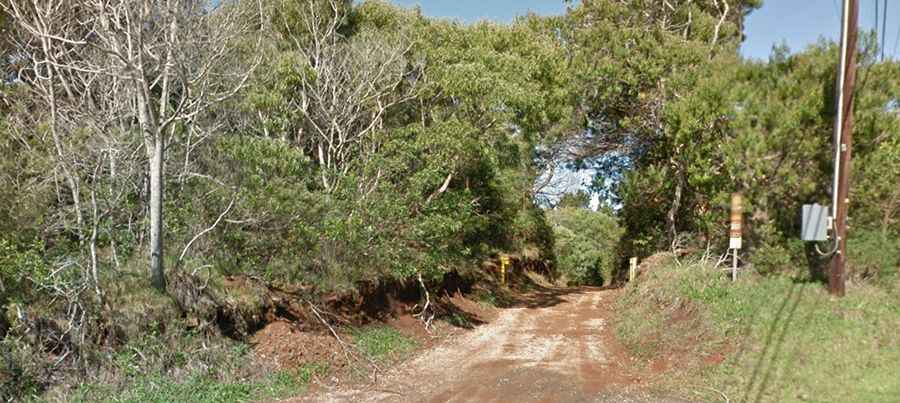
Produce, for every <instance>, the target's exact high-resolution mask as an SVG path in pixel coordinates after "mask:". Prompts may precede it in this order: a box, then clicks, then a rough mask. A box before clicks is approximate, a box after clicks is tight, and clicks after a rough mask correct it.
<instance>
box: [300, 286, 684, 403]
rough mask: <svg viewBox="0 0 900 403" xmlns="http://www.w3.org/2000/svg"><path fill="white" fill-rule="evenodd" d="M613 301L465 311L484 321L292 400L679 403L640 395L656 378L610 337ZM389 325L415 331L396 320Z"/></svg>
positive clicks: (461, 301) (549, 301) (557, 294)
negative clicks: (359, 378) (362, 375)
mask: <svg viewBox="0 0 900 403" xmlns="http://www.w3.org/2000/svg"><path fill="white" fill-rule="evenodd" d="M619 294H620V291H617V290H601V289H597V288H577V289H551V288H541V289H539V290H538V291H535V292H533V293H529V294H527V295H525V296H524V297H523V298H521V300H520V303H519V304H517V306H515V307H513V308H509V309H503V310H499V311H498V312H496V313H494V312H490V310H485V311H484V312H481V313H477V312H466V313H467V314H468V315H470V317H471V318H473V319H477V320H485V322H487V320H489V322H487V323H483V324H481V325H479V326H476V327H475V328H474V329H473V330H471V331H466V332H463V333H462V334H460V335H459V336H458V337H452V338H447V339H444V340H442V341H440V342H438V343H436V345H435V346H434V347H433V348H429V349H426V350H425V351H422V352H421V353H420V354H419V355H418V356H417V357H415V358H413V359H411V360H409V361H408V362H406V363H404V364H403V365H400V366H397V367H395V368H393V369H391V370H389V371H388V372H387V373H386V374H384V375H383V376H381V377H379V379H378V381H377V382H375V383H370V384H358V385H353V384H349V385H320V386H319V387H317V388H314V389H313V391H312V392H311V393H310V394H308V395H307V396H304V397H301V398H298V399H295V401H323V402H344V401H354V402H511V401H515V402H577V401H633V402H643V401H663V402H666V401H668V402H675V401H677V400H672V399H668V400H667V399H658V398H649V397H648V396H647V395H646V393H645V392H643V389H644V388H643V385H645V384H646V383H647V382H648V381H649V380H651V379H652V378H653V377H654V376H655V373H657V371H653V370H652V369H651V370H649V371H648V370H646V369H639V368H640V367H639V366H636V365H634V360H633V359H632V358H631V357H630V356H629V355H628V353H627V352H626V350H625V348H624V347H623V346H622V345H621V344H620V343H619V342H618V341H617V340H616V337H615V335H614V332H613V330H612V318H613V314H614V312H613V310H612V307H613V304H614V302H615V300H616V299H617V298H618V296H619ZM451 300H452V301H453V302H454V305H453V306H454V307H455V308H456V309H461V310H462V308H473V310H478V309H484V308H483V307H481V306H480V305H479V304H477V303H474V302H472V301H469V300H467V299H465V298H464V297H462V296H454V297H452V298H451ZM394 323H401V324H402V325H403V326H401V327H402V328H405V327H408V326H407V325H412V324H413V323H412V322H410V321H409V320H408V319H403V318H402V317H401V318H398V319H397V321H396V322H394ZM662 371H665V370H664V369H663V370H662Z"/></svg>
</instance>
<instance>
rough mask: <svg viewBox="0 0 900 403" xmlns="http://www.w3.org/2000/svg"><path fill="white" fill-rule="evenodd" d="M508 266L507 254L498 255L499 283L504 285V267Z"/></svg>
mask: <svg viewBox="0 0 900 403" xmlns="http://www.w3.org/2000/svg"><path fill="white" fill-rule="evenodd" d="M508 266H509V256H506V255H500V284H502V285H506V268H507V267H508Z"/></svg>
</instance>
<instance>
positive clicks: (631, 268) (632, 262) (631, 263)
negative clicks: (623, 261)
mask: <svg viewBox="0 0 900 403" xmlns="http://www.w3.org/2000/svg"><path fill="white" fill-rule="evenodd" d="M637 261H638V259H637V258H636V257H633V258H631V259H628V282H629V283H631V282H633V281H634V278H635V277H636V276H637Z"/></svg>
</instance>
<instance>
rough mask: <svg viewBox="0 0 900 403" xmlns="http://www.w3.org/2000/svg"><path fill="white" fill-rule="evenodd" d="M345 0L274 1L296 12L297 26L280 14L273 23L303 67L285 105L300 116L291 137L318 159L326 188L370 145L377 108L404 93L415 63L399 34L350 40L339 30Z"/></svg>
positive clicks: (378, 125) (379, 114)
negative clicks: (277, 23)
mask: <svg viewBox="0 0 900 403" xmlns="http://www.w3.org/2000/svg"><path fill="white" fill-rule="evenodd" d="M345 3H346V2H343V1H340V0H322V1H307V2H300V3H297V4H293V5H287V4H286V3H284V2H282V5H281V7H282V9H283V10H286V11H294V12H295V15H298V16H299V20H300V24H299V25H300V26H299V27H294V26H291V21H287V20H286V21H283V22H282V23H283V24H284V26H282V27H279V28H280V31H281V32H283V34H284V35H285V36H286V37H287V38H285V39H287V41H288V42H290V43H293V44H294V49H293V50H294V51H295V52H296V53H297V54H298V61H299V63H300V67H299V69H300V70H301V72H303V73H302V74H301V75H300V81H301V82H300V85H299V87H298V88H297V91H296V93H295V94H293V96H292V106H294V107H295V108H296V109H297V110H298V111H299V112H300V114H301V116H302V117H303V120H304V125H303V126H302V128H301V129H300V133H297V141H299V142H301V143H302V144H303V145H304V146H306V147H308V148H309V149H310V151H311V152H312V153H313V154H314V157H315V158H316V159H317V160H318V163H319V166H320V168H321V181H322V186H323V187H324V188H325V189H326V191H328V192H331V191H333V190H334V189H335V187H336V186H337V184H338V182H339V181H340V178H341V177H343V176H344V175H346V174H347V173H348V171H349V170H350V168H351V164H350V162H351V161H354V160H356V159H357V158H359V157H361V156H365V155H369V154H370V153H372V152H374V151H375V150H376V149H377V148H378V146H379V144H380V139H379V138H378V136H377V133H378V132H379V130H381V129H382V123H383V119H384V117H385V114H386V113H387V111H388V110H389V109H390V108H391V107H393V106H396V105H398V104H400V103H402V102H405V101H407V100H409V99H412V94H413V90H414V88H415V84H416V82H417V77H416V74H415V73H414V72H415V71H416V69H415V67H413V66H411V63H410V61H409V60H408V59H407V55H408V53H409V50H410V47H411V42H410V41H409V40H408V39H407V38H406V37H405V36H403V34H402V33H401V34H397V35H393V36H388V37H385V36H384V34H383V33H381V34H377V35H376V34H374V33H368V32H359V33H357V34H355V35H354V36H353V37H352V38H346V37H344V36H343V35H342V34H341V27H342V24H343V23H344V22H345V21H346V18H347V10H348V8H349V7H348V6H347V5H346V4H345ZM304 131H309V132H311V133H304ZM376 176H377V175H376ZM363 182H365V181H363ZM370 183H377V178H376V179H373V180H372V181H370ZM363 193H365V192H363Z"/></svg>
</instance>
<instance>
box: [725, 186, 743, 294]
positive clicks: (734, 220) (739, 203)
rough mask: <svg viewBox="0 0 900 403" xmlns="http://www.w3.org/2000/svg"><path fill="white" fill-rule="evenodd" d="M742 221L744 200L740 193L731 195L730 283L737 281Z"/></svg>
mask: <svg viewBox="0 0 900 403" xmlns="http://www.w3.org/2000/svg"><path fill="white" fill-rule="evenodd" d="M743 221H744V200H743V197H742V196H741V194H740V193H733V194H732V195H731V231H730V235H729V240H728V248H729V249H731V252H732V255H731V281H737V266H738V251H740V250H741V246H742V245H741V244H742V240H741V234H742V232H743V229H742V227H743Z"/></svg>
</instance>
